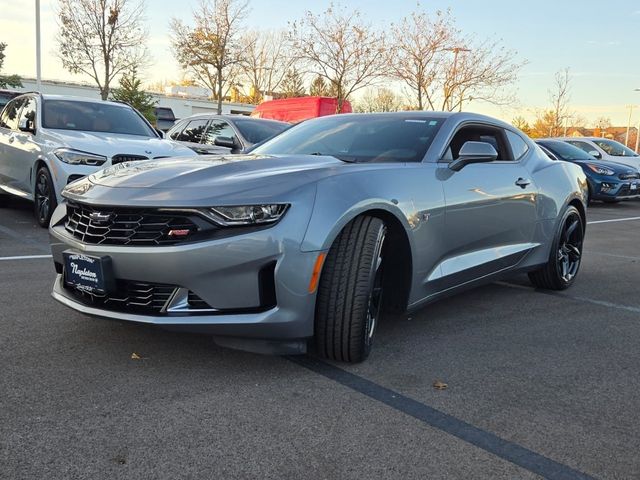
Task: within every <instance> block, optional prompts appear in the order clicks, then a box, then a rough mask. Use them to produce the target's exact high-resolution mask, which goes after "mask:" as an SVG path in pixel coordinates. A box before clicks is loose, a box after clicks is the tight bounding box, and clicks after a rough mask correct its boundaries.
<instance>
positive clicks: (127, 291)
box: [67, 280, 177, 313]
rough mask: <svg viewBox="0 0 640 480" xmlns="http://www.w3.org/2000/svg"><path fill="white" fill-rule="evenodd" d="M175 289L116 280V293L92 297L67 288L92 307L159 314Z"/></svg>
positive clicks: (92, 295)
mask: <svg viewBox="0 0 640 480" xmlns="http://www.w3.org/2000/svg"><path fill="white" fill-rule="evenodd" d="M67 288H69V287H67ZM176 288H177V287H176V286H174V285H164V284H160V283H142V282H132V281H128V280H116V291H115V292H113V293H110V294H107V295H94V294H91V293H88V292H85V291H83V290H77V289H75V288H69V291H71V292H72V293H73V295H74V296H75V297H76V298H77V299H78V300H79V301H81V302H82V303H84V304H86V305H89V306H92V307H97V308H104V309H106V310H115V311H120V312H138V313H160V312H161V311H162V309H163V308H164V307H165V305H166V304H167V302H168V301H169V299H170V298H171V295H173V292H175V290H176Z"/></svg>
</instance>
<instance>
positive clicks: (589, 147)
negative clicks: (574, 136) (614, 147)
mask: <svg viewBox="0 0 640 480" xmlns="http://www.w3.org/2000/svg"><path fill="white" fill-rule="evenodd" d="M567 143H568V144H569V145H573V146H574V147H578V148H579V149H580V150H583V151H585V152H587V153H589V152H593V151H594V150H595V149H596V148H595V147H594V146H593V145H589V144H588V143H585V142H577V141H570V142H567Z"/></svg>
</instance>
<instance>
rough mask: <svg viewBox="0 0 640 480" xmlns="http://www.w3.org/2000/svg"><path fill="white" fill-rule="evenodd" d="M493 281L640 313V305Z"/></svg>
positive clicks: (498, 283) (505, 285)
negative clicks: (634, 305) (622, 303)
mask: <svg viewBox="0 0 640 480" xmlns="http://www.w3.org/2000/svg"><path fill="white" fill-rule="evenodd" d="M494 283H495V284H496V285H502V286H504V287H509V288H518V289H520V290H533V291H535V292H537V293H543V294H545V295H551V296H554V297H561V298H568V299H570V300H575V301H577V302H585V303H591V304H593V305H598V306H600V307H607V308H615V309H618V310H625V311H627V312H632V313H640V307H632V306H631V305H621V304H619V303H613V302H607V301H606V300H596V299H595V298H590V297H582V296H579V295H567V294H565V293H558V292H554V291H551V290H542V289H538V288H535V287H529V286H527V285H518V284H516V283H509V282H494Z"/></svg>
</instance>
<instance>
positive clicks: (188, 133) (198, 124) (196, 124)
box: [176, 119, 208, 143]
mask: <svg viewBox="0 0 640 480" xmlns="http://www.w3.org/2000/svg"><path fill="white" fill-rule="evenodd" d="M207 122H208V120H206V119H200V120H191V121H190V122H189V123H188V124H187V126H186V127H185V129H184V130H183V131H182V132H180V135H178V136H177V138H176V140H180V141H181V142H192V143H201V142H202V135H203V134H204V129H205V128H206V127H207Z"/></svg>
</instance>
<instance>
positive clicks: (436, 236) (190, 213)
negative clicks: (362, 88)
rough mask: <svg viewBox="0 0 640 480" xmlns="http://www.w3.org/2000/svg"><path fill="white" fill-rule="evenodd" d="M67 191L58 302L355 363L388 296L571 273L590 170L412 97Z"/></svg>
mask: <svg viewBox="0 0 640 480" xmlns="http://www.w3.org/2000/svg"><path fill="white" fill-rule="evenodd" d="M63 196H64V197H65V198H66V199H67V201H66V202H65V203H64V204H61V205H60V206H58V208H57V210H56V212H55V213H54V216H53V218H52V222H51V227H50V233H51V237H52V247H51V248H52V253H53V261H54V264H55V268H56V272H57V273H58V276H57V280H56V281H55V285H54V288H53V296H54V298H55V299H56V300H58V301H59V302H61V303H63V304H65V305H67V306H69V307H71V308H73V309H75V310H78V311H80V312H84V313H86V314H89V315H93V316H98V317H106V318H115V319H120V320H129V321H133V322H139V323H146V324H156V325H161V326H164V327H166V328H169V329H175V330H187V331H193V332H201V333H209V334H213V335H214V338H215V339H216V341H217V342H218V343H220V344H222V345H226V346H231V347H235V348H243V349H247V350H253V351H261V352H277V353H301V352H304V351H305V350H306V348H307V342H308V341H309V340H310V339H311V338H313V340H312V342H313V344H314V345H315V347H316V350H317V351H318V353H319V354H320V355H323V356H325V357H327V358H330V359H334V360H339V361H347V362H358V361H361V360H363V359H365V358H366V357H367V355H368V354H369V352H370V350H371V346H372V344H373V339H374V335H375V332H376V327H377V325H378V322H379V320H380V318H381V315H382V312H384V311H399V312H402V311H406V310H414V309H417V308H419V307H421V306H423V305H425V304H427V303H429V302H431V301H434V300H436V299H438V298H441V297H443V296H445V295H449V294H451V293H453V292H456V291H461V290H463V289H465V288H468V287H471V286H474V285H479V284H482V283H486V282H490V281H493V280H495V279H496V278H500V277H501V276H502V275H505V274H512V273H514V272H528V273H529V278H530V279H531V281H532V283H533V284H534V285H535V286H537V287H540V288H548V289H554V290H561V289H565V288H567V287H569V286H570V285H571V284H572V283H573V282H574V281H575V279H576V275H577V274H578V270H579V267H580V261H581V255H582V245H583V238H584V232H585V225H586V218H585V212H586V199H587V181H586V177H585V175H584V172H583V171H582V169H581V168H580V167H579V166H577V165H573V164H571V163H568V162H554V161H553V160H551V159H549V158H548V157H547V156H546V155H545V154H544V153H543V152H542V151H541V150H540V149H539V148H537V147H536V146H535V144H534V143H533V142H532V141H531V140H530V139H529V138H527V137H526V136H525V135H524V134H523V133H522V132H520V131H519V130H517V129H515V128H514V127H512V126H510V125H508V124H506V123H503V122H500V121H498V120H494V119H492V118H489V117H485V116H481V115H475V114H466V113H444V112H442V113H437V112H405V113H387V114H355V115H353V114H352V115H332V116H328V117H322V118H318V119H314V120H309V121H307V122H303V123H301V124H298V125H295V126H293V127H291V128H290V129H289V130H287V131H286V132H283V133H282V134H280V135H278V136H276V137H274V138H272V139H271V140H269V141H267V142H265V143H264V144H263V145H261V146H259V147H257V148H256V149H255V150H254V151H253V154H251V155H237V156H235V157H234V158H233V159H229V158H225V157H197V158H190V159H176V160H166V161H163V162H156V161H152V160H151V161H148V162H139V163H129V164H123V165H115V166H113V167H110V168H106V169H104V170H101V171H100V172H97V173H95V174H93V175H91V176H89V177H87V178H84V179H82V180H80V181H78V182H75V183H73V184H71V185H69V186H67V187H66V188H65V190H64V192H63ZM132 218H135V219H136V221H135V222H133V221H132Z"/></svg>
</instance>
